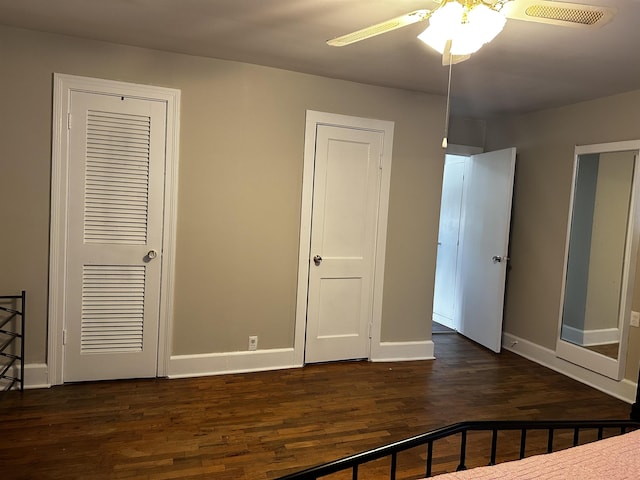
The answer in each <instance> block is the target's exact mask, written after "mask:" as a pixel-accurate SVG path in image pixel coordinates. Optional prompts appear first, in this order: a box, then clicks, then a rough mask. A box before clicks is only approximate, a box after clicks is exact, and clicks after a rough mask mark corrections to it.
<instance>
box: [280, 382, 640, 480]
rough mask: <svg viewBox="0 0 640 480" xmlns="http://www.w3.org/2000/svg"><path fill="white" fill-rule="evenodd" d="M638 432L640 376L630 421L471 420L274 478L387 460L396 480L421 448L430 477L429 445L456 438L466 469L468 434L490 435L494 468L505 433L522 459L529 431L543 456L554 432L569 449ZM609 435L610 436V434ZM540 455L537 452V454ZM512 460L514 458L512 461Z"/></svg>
mask: <svg viewBox="0 0 640 480" xmlns="http://www.w3.org/2000/svg"><path fill="white" fill-rule="evenodd" d="M636 429H640V375H639V378H638V389H637V391H636V402H635V403H634V404H633V406H632V408H631V414H630V419H628V420H577V421H571V420H567V421H564V420H552V421H545V420H530V421H526V420H525V421H518V420H505V421H471V422H461V423H455V424H453V425H449V426H446V427H442V428H439V429H436V430H432V431H430V432H427V433H423V434H420V435H416V436H414V437H411V438H407V439H404V440H400V441H398V442H395V443H391V444H389V445H385V446H382V447H378V448H374V449H372V450H368V451H366V452H362V453H358V454H355V455H351V456H349V457H345V458H342V459H340V460H335V461H332V462H329V463H325V464H322V465H318V466H315V467H311V468H308V469H306V470H302V471H300V472H297V473H292V474H289V475H285V476H283V477H280V478H278V479H277V480H317V479H319V478H322V477H325V476H327V475H331V474H334V473H337V472H346V471H349V470H351V478H352V479H353V480H358V478H360V477H358V470H359V467H360V466H362V465H364V464H366V463H368V462H372V461H374V460H379V459H385V458H387V459H389V460H390V470H389V479H390V480H396V475H397V471H398V454H399V453H400V452H403V451H405V450H409V449H412V448H416V447H421V446H424V447H425V448H426V465H425V474H424V477H431V475H432V467H433V460H434V456H433V446H434V443H435V442H436V441H438V440H442V439H444V438H448V437H453V436H456V435H459V437H460V448H459V464H458V467H457V469H456V470H457V471H460V470H466V469H467V466H466V456H467V434H468V433H469V432H485V433H490V438H491V448H490V449H489V452H488V454H489V455H488V463H487V464H488V465H495V463H496V458H497V454H498V434H499V433H500V432H505V431H519V432H520V449H519V458H520V459H522V458H525V456H526V446H527V434H528V433H529V432H532V431H544V430H546V432H547V447H546V453H551V452H553V451H554V450H553V448H554V440H555V438H556V435H555V434H556V433H557V432H558V431H570V432H571V431H572V432H573V443H572V446H577V445H579V444H580V433H581V432H583V431H585V430H595V431H596V432H597V439H598V440H601V439H602V438H604V432H605V430H606V431H607V433H608V434H609V435H608V436H613V435H614V434H622V433H625V432H627V431H630V430H636ZM611 432H613V433H611ZM537 453H541V452H537ZM514 460H515V459H514Z"/></svg>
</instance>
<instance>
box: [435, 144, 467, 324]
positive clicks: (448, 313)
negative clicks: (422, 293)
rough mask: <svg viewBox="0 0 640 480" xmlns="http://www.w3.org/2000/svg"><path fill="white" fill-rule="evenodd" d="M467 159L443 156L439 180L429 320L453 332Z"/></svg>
mask: <svg viewBox="0 0 640 480" xmlns="http://www.w3.org/2000/svg"><path fill="white" fill-rule="evenodd" d="M466 160H467V157H463V156H460V155H447V156H446V160H445V166H444V175H443V177H442V201H441V203H440V226H439V230H438V255H437V258H436V278H435V286H434V289H433V320H434V321H436V322H438V323H441V324H442V325H445V326H447V327H449V328H453V329H454V330H457V329H458V325H457V323H456V320H455V308H456V275H457V271H458V241H459V238H460V216H461V214H462V186H463V182H464V166H465V162H466Z"/></svg>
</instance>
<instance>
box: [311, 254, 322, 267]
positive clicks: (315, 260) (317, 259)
mask: <svg viewBox="0 0 640 480" xmlns="http://www.w3.org/2000/svg"><path fill="white" fill-rule="evenodd" d="M313 263H315V264H316V267H317V266H319V265H320V264H321V263H322V257H321V256H320V255H316V256H315V257H313Z"/></svg>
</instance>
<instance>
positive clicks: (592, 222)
mask: <svg viewBox="0 0 640 480" xmlns="http://www.w3.org/2000/svg"><path fill="white" fill-rule="evenodd" d="M639 148H640V142H618V143H614V144H600V145H591V146H584V147H576V156H575V163H574V182H573V190H572V195H571V207H572V208H571V212H570V218H569V228H568V232H567V248H566V255H565V270H564V271H565V276H564V282H563V292H562V305H561V307H562V308H561V312H560V324H559V329H558V330H559V331H558V342H557V346H556V354H557V356H558V357H560V358H563V359H565V360H568V361H570V362H573V363H577V364H579V365H581V366H583V367H585V368H588V369H590V370H593V371H596V372H598V373H601V374H603V375H606V376H609V377H612V378H615V379H620V378H621V376H622V374H623V371H624V359H625V356H626V355H625V354H626V338H627V335H626V333H627V328H626V326H627V325H628V322H629V316H630V305H631V297H630V295H631V293H632V289H633V280H634V279H633V278H631V276H632V275H634V272H635V258H636V252H637V243H638V242H637V238H636V237H637V235H636V234H634V224H635V221H634V217H635V211H636V208H635V197H636V196H635V183H636V182H635V181H634V179H635V177H636V176H637V168H636V159H637V154H638V151H639ZM631 266H633V267H634V268H631Z"/></svg>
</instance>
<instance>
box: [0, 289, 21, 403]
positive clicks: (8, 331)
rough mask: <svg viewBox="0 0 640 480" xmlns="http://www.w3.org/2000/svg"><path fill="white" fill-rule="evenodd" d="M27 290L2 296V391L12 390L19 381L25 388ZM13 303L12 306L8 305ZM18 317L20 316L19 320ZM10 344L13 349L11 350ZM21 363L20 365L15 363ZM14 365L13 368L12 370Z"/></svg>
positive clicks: (0, 319)
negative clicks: (17, 365) (18, 293)
mask: <svg viewBox="0 0 640 480" xmlns="http://www.w3.org/2000/svg"><path fill="white" fill-rule="evenodd" d="M26 296H27V294H26V292H25V291H24V290H23V291H22V293H21V294H20V295H2V296H0V313H2V314H4V315H3V316H2V317H0V357H2V359H4V362H3V363H2V364H0V391H7V390H11V389H12V388H13V386H14V385H15V384H16V383H18V384H19V385H20V390H21V391H22V390H24V326H25V308H26ZM5 302H6V303H5ZM8 303H11V304H12V306H11V307H9V306H7V304H8ZM17 317H20V318H19V320H18V319H17ZM10 346H13V350H12V351H11V352H10V351H9V350H10V348H9V347H10ZM16 362H18V363H19V365H20V366H19V367H16V366H15V363H16ZM12 367H13V370H12Z"/></svg>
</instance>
